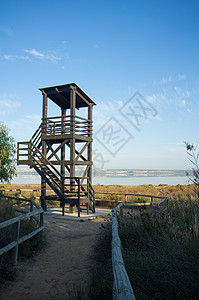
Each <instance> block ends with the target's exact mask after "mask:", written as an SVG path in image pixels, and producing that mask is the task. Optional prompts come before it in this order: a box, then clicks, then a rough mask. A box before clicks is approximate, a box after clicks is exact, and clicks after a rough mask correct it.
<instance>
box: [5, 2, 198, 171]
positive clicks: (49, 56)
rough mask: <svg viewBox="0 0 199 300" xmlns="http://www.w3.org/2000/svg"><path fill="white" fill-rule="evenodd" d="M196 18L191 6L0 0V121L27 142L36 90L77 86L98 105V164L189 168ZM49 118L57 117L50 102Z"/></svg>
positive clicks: (35, 116)
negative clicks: (188, 145) (109, 132)
mask: <svg viewBox="0 0 199 300" xmlns="http://www.w3.org/2000/svg"><path fill="white" fill-rule="evenodd" d="M198 14H199V3H198V1H193V0H191V1H161V0H159V1H153V0H152V1H117V0H116V1H74V2H71V1H60V0H56V1H47V0H44V1H36V0H35V1H23V0H21V1H11V0H7V1H1V3H0V83H1V84H0V121H1V122H4V123H5V124H6V125H8V127H9V128H10V133H11V135H12V136H13V137H14V138H15V140H16V141H25V140H29V139H30V137H31V136H32V134H33V133H34V131H35V130H36V129H37V127H38V125H39V124H40V118H41V98H42V97H41V93H40V91H39V90H38V88H41V87H46V86H51V85H59V84H65V83H70V82H75V83H76V84H78V85H79V86H80V87H81V88H82V89H83V90H84V91H85V92H86V93H87V94H88V95H89V96H90V97H91V98H92V99H93V100H94V101H95V103H96V104H97V106H96V107H95V108H94V111H95V112H94V133H95V138H94V146H93V149H94V159H95V165H96V167H99V168H103V167H104V168H154V169H157V168H159V169H184V168H185V169H190V168H191V167H192V166H191V164H190V162H189V161H188V158H187V155H186V153H185V149H184V144H183V141H189V142H194V143H197V142H198V127H199V126H198V125H199V118H198V114H199V71H198V70H199V60H198V53H199V19H198ZM137 92H138V93H137ZM136 93H137V94H136ZM141 104H142V106H144V107H145V110H142V109H141V106H139V105H141ZM132 108H134V112H136V115H132V111H130V110H129V109H132ZM122 112H123V113H122ZM49 115H50V116H55V115H58V111H57V109H56V108H55V107H53V106H52V105H51V106H50V109H49ZM127 117H128V118H127ZM110 129H113V132H115V133H114V134H115V139H114V138H113V137H114V135H112V136H110V135H109V136H108V131H107V130H110ZM99 141H101V143H100V142H99Z"/></svg>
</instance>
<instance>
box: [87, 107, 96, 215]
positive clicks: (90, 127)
mask: <svg viewBox="0 0 199 300" xmlns="http://www.w3.org/2000/svg"><path fill="white" fill-rule="evenodd" d="M92 119H93V107H92V106H91V105H89V106H88V120H89V136H90V137H92ZM88 161H89V162H90V163H91V164H90V165H89V168H88V175H87V176H88V181H89V183H88V185H87V186H88V187H89V185H90V184H91V185H92V178H93V165H92V142H90V143H89V145H88ZM88 200H89V201H91V200H93V205H95V199H91V197H90V193H89V189H88ZM88 211H89V205H88V207H87V213H88Z"/></svg>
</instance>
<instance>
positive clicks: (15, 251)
mask: <svg viewBox="0 0 199 300" xmlns="http://www.w3.org/2000/svg"><path fill="white" fill-rule="evenodd" d="M19 231H20V220H19V221H18V222H16V223H15V224H14V239H13V240H14V241H18V239H19ZM17 261H18V244H17V245H16V247H14V248H13V250H12V263H13V265H14V266H16V265H17Z"/></svg>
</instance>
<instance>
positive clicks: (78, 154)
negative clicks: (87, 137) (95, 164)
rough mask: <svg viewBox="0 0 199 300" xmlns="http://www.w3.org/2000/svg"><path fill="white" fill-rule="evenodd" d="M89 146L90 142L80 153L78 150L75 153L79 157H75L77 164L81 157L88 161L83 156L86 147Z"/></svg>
mask: <svg viewBox="0 0 199 300" xmlns="http://www.w3.org/2000/svg"><path fill="white" fill-rule="evenodd" d="M88 145H89V142H87V143H86V144H85V145H84V146H83V148H82V149H81V151H80V152H78V151H77V150H75V153H76V154H77V156H76V157H75V162H77V160H78V159H79V158H80V157H81V158H82V159H83V160H84V161H86V158H85V157H84V156H83V155H82V153H83V152H84V150H85V149H86V147H87V146H88Z"/></svg>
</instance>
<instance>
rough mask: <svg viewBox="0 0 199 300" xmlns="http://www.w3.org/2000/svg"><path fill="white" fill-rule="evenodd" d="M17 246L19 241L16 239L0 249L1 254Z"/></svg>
mask: <svg viewBox="0 0 199 300" xmlns="http://www.w3.org/2000/svg"><path fill="white" fill-rule="evenodd" d="M16 246H17V241H14V242H12V243H10V244H8V245H7V246H5V247H3V248H1V249H0V255H2V254H4V253H6V252H8V251H10V250H11V249H13V248H14V247H16Z"/></svg>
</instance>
